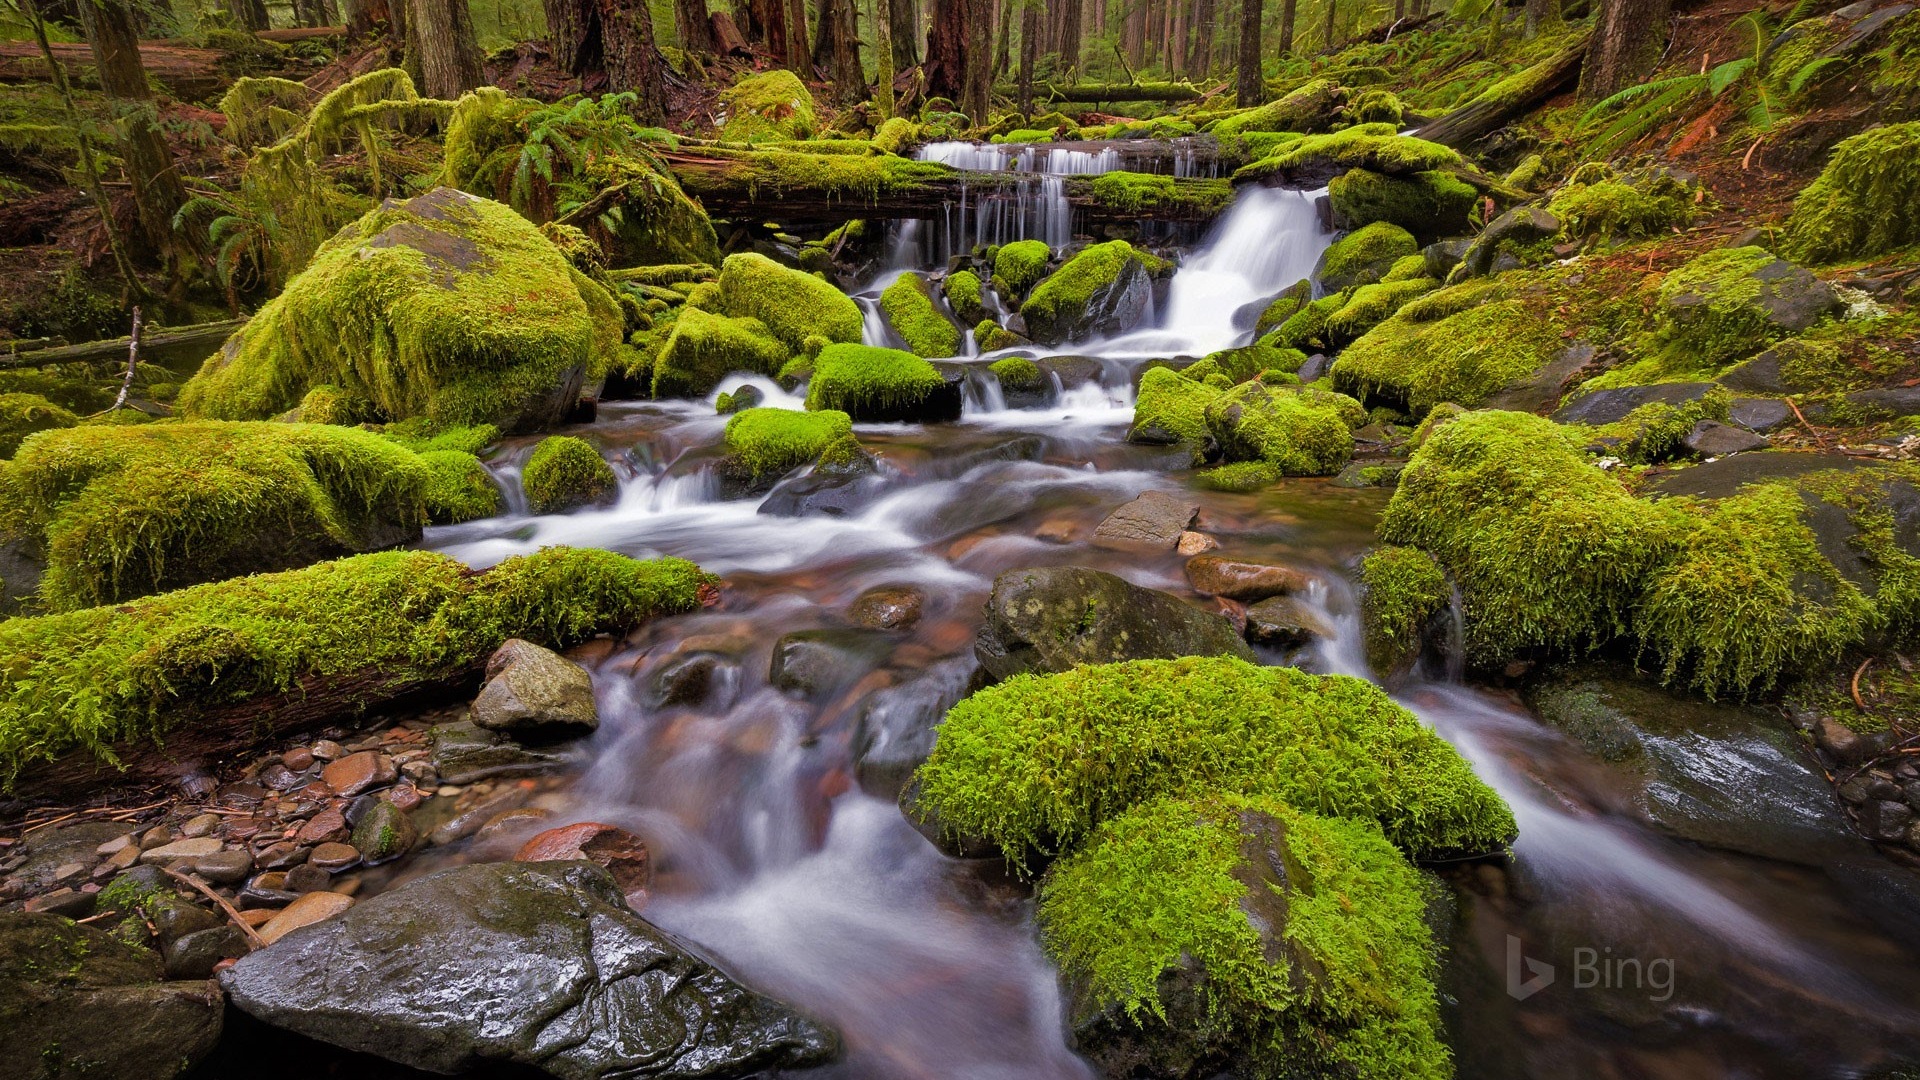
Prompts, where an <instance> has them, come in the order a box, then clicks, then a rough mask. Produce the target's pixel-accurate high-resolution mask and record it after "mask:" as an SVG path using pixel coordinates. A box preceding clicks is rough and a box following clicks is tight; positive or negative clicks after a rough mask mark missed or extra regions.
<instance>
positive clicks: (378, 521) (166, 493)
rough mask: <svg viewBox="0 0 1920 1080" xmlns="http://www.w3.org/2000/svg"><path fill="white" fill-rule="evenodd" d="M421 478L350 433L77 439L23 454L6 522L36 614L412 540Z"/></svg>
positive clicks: (236, 426)
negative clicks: (39, 567) (34, 591)
mask: <svg viewBox="0 0 1920 1080" xmlns="http://www.w3.org/2000/svg"><path fill="white" fill-rule="evenodd" d="M431 472H432V470H431V469H430V468H429V467H428V466H427V465H426V464H425V463H423V462H422V461H421V459H420V458H419V457H418V456H417V455H415V454H413V453H411V452H409V451H407V450H405V449H402V448H401V447H399V446H396V445H394V444H393V443H392V442H390V441H389V440H387V439H384V438H381V437H380V436H379V435H376V434H374V433H372V432H369V431H362V430H359V429H357V428H342V427H332V426H328V425H324V424H278V423H228V422H224V421H202V422H192V423H169V424H143V425H137V426H131V427H128V426H117V425H97V426H87V427H76V428H69V429H66V430H64V431H53V432H45V433H42V434H40V435H37V436H35V437H33V438H32V439H29V440H28V441H27V442H26V443H25V444H24V445H22V447H21V448H20V452H19V454H18V455H17V456H16V457H15V459H14V463H13V469H12V488H13V491H12V498H11V499H10V501H12V502H13V503H14V506H13V507H11V510H12V515H10V516H12V517H14V519H15V524H14V531H17V532H19V533H22V534H24V535H26V536H29V537H32V538H34V539H36V540H37V541H38V542H39V543H41V544H43V545H44V548H45V551H46V556H47V570H46V574H45V576H44V577H43V578H42V580H41V584H40V596H41V601H42V602H43V603H45V604H46V605H47V606H48V607H50V608H52V609H54V610H68V609H72V608H79V607H88V606H91V605H94V604H104V603H113V602H116V601H120V600H125V599H128V598H130V597H135V596H142V595H145V594H147V593H151V592H157V591H160V590H163V589H173V588H179V587H181V586H183V585H191V584H194V583H196V582H201V581H211V580H214V579H216V578H221V577H231V576H235V575H239V574H245V573H251V572H257V571H263V570H283V569H287V568H289V567H294V566H300V565H303V564H305V563H309V562H313V561H316V560H318V559H325V558H331V557H333V556H337V555H342V554H349V553H352V552H357V551H370V550H374V549H377V548H382V547H390V546H393V545H396V544H401V543H405V542H407V541H410V540H413V539H415V538H416V537H418V536H419V530H420V523H421V521H422V520H424V517H425V507H424V503H423V492H424V489H425V488H426V486H427V485H428V483H429V481H430V477H431Z"/></svg>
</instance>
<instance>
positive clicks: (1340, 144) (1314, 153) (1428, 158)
mask: <svg viewBox="0 0 1920 1080" xmlns="http://www.w3.org/2000/svg"><path fill="white" fill-rule="evenodd" d="M1460 163H1461V160H1460V155H1459V153H1458V152H1457V151H1455V150H1454V149H1453V148H1452V147H1448V146H1442V145H1440V144H1439V143H1431V142H1427V141H1426V140H1425V139H1416V138H1414V137H1413V136H1411V135H1399V134H1395V132H1394V129H1393V126H1392V125H1390V124H1361V125H1359V126H1358V127H1350V128H1347V129H1345V130H1343V131H1336V132H1334V133H1333V134H1331V135H1309V136H1307V137H1306V138H1304V139H1300V140H1298V141H1296V142H1290V143H1287V144H1286V145H1284V146H1282V147H1280V148H1279V149H1278V150H1276V151H1275V152H1274V153H1273V154H1272V155H1271V156H1269V157H1265V158H1262V159H1260V160H1259V161H1256V162H1254V163H1253V164H1251V165H1243V166H1241V167H1240V168H1239V169H1237V170H1235V171H1234V174H1233V182H1234V183H1236V184H1245V183H1251V182H1254V181H1258V180H1266V179H1268V178H1270V177H1276V176H1277V177H1288V176H1292V175H1294V174H1296V173H1298V174H1306V173H1309V172H1315V173H1319V174H1320V175H1326V173H1328V172H1330V171H1340V172H1344V171H1346V170H1349V169H1365V170H1367V171H1368V172H1374V173H1384V174H1386V175H1389V176H1410V175H1412V174H1414V173H1424V172H1431V171H1432V170H1435V169H1445V168H1448V167H1450V166H1454V165H1459V164H1460Z"/></svg>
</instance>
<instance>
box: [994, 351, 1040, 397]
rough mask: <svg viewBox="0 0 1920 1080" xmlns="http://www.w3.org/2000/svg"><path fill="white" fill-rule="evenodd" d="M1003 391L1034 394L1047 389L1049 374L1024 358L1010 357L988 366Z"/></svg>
mask: <svg viewBox="0 0 1920 1080" xmlns="http://www.w3.org/2000/svg"><path fill="white" fill-rule="evenodd" d="M987 370H988V371H990V372H992V373H993V377H994V378H996V379H998V380H1000V387H1001V389H1003V390H1013V391H1017V392H1020V391H1024V392H1029V393H1030V392H1032V391H1035V390H1044V389H1046V388H1047V373H1046V372H1044V371H1042V370H1040V365H1039V364H1036V363H1034V362H1033V361H1031V360H1029V359H1027V358H1026V357H1024V356H1009V357H1006V358H1005V359H1002V360H995V361H994V362H993V363H991V364H989V365H987Z"/></svg>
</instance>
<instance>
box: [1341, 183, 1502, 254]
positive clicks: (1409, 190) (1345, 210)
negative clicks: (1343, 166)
mask: <svg viewBox="0 0 1920 1080" xmlns="http://www.w3.org/2000/svg"><path fill="white" fill-rule="evenodd" d="M1327 194H1328V196H1329V198H1331V199H1332V201H1333V214H1334V222H1335V223H1336V224H1337V225H1339V226H1340V227H1341V228H1346V229H1358V228H1360V227H1362V226H1365V225H1371V224H1373V223H1374V222H1376V221H1385V222H1390V223H1392V224H1394V225H1398V226H1400V227H1401V228H1403V229H1405V230H1407V231H1408V232H1410V233H1412V234H1413V235H1414V236H1415V237H1417V238H1419V240H1420V241H1421V242H1422V243H1432V242H1433V241H1435V240H1439V239H1441V238H1443V237H1448V236H1460V235H1462V234H1464V233H1467V232H1469V231H1470V229H1471V225H1470V223H1469V215H1471V214H1472V213H1473V208H1474V204H1475V203H1476V202H1478V200H1479V193H1478V192H1476V191H1475V190H1474V189H1473V186H1472V185H1470V184H1468V183H1466V182H1465V181H1463V180H1461V179H1459V178H1458V177H1456V176H1454V175H1453V174H1452V173H1449V172H1443V171H1439V170H1432V171H1428V172H1420V173H1414V174H1412V175H1410V176H1387V175H1383V174H1381V173H1377V172H1373V171H1371V170H1368V169H1350V170H1348V171H1347V172H1346V173H1344V174H1342V175H1340V176H1336V177H1334V178H1333V180H1332V182H1330V183H1329V184H1328V185H1327Z"/></svg>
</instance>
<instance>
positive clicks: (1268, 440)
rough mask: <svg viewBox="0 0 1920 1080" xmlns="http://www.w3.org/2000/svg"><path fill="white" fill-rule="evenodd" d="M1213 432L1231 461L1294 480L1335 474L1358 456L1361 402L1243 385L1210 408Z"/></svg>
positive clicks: (1311, 390)
mask: <svg viewBox="0 0 1920 1080" xmlns="http://www.w3.org/2000/svg"><path fill="white" fill-rule="evenodd" d="M1204 415H1205V417H1206V424H1207V431H1208V432H1209V433H1210V434H1211V435H1212V436H1213V437H1214V439H1215V440H1216V441H1217V442H1218V443H1219V444H1220V450H1221V453H1222V454H1224V455H1225V456H1226V459H1227V460H1228V461H1264V462H1266V463H1267V464H1269V465H1272V466H1273V467H1274V468H1276V469H1278V470H1280V471H1281V472H1282V473H1284V474H1286V475H1288V476H1331V475H1333V474H1334V473H1337V472H1339V471H1340V467H1341V466H1343V465H1345V464H1346V463H1347V459H1348V458H1351V457H1352V456H1353V429H1354V428H1355V427H1358V426H1359V425H1360V424H1362V423H1365V422H1366V418H1367V412H1366V409H1365V408H1363V407H1362V406H1361V405H1360V403H1359V402H1357V401H1355V400H1353V399H1352V398H1350V397H1348V396H1346V395H1345V394H1336V393H1333V392H1331V391H1327V390H1316V389H1314V388H1312V387H1307V386H1269V385H1267V384H1266V383H1265V382H1261V381H1250V382H1244V383H1241V384H1240V385H1238V386H1235V387H1234V388H1233V389H1231V390H1228V391H1227V392H1225V393H1224V394H1221V395H1219V396H1218V397H1217V398H1216V399H1215V400H1213V401H1211V402H1209V403H1208V404H1207V405H1206V407H1205V410H1204Z"/></svg>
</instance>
